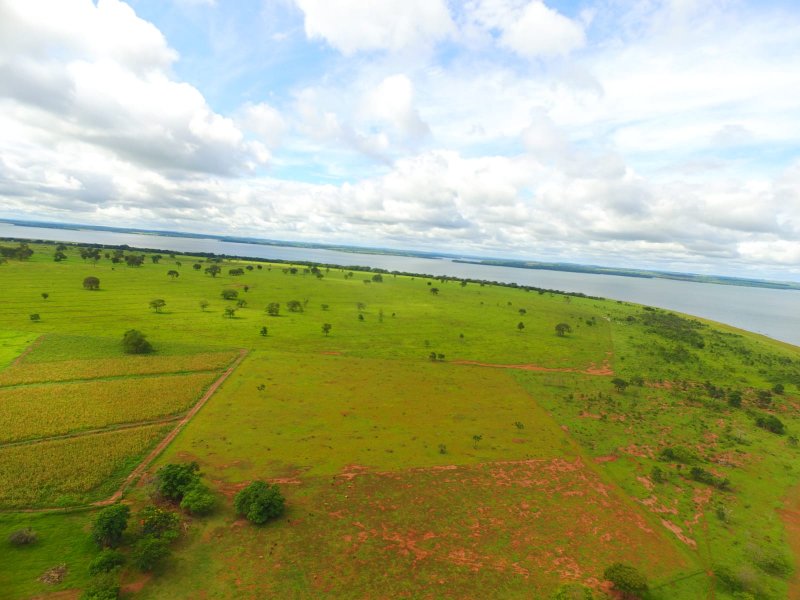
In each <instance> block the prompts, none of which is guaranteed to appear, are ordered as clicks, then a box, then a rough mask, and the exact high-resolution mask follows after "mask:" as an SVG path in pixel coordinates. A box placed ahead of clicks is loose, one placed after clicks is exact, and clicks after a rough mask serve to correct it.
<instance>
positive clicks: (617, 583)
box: [603, 563, 648, 598]
mask: <svg viewBox="0 0 800 600" xmlns="http://www.w3.org/2000/svg"><path fill="white" fill-rule="evenodd" d="M603 577H604V578H605V579H607V580H608V581H610V582H611V583H613V584H614V588H615V589H616V590H618V591H620V592H622V593H623V594H625V595H628V596H633V597H634V598H635V597H638V596H641V594H644V593H645V592H647V589H648V586H647V579H646V578H645V576H644V575H642V574H641V573H639V571H638V570H637V569H636V567H632V566H630V565H626V564H623V563H614V564H613V565H611V566H610V567H608V568H607V569H606V570H605V571H604V572H603Z"/></svg>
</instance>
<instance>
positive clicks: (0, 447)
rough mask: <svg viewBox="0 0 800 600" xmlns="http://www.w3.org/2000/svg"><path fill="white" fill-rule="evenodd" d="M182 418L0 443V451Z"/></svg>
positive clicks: (171, 417) (176, 416)
mask: <svg viewBox="0 0 800 600" xmlns="http://www.w3.org/2000/svg"><path fill="white" fill-rule="evenodd" d="M182 416H183V412H181V413H180V414H177V415H172V416H167V417H162V418H160V419H150V420H148V421H131V422H130V423H116V424H113V425H108V426H106V427H98V428H96V429H87V430H84V431H73V432H72V433H60V434H58V435H51V436H48V437H41V438H33V439H29V440H18V441H14V442H3V443H0V450H4V449H5V448H13V447H15V446H32V445H34V444H43V443H45V442H55V441H58V440H71V439H74V438H80V437H88V436H92V435H99V434H102V433H110V432H113V431H123V430H125V429H136V428H137V427H147V426H148V425H160V424H163V423H171V422H172V421H177V420H178V419H180V418H181V417H182Z"/></svg>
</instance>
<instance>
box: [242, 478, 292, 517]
mask: <svg viewBox="0 0 800 600" xmlns="http://www.w3.org/2000/svg"><path fill="white" fill-rule="evenodd" d="M233 506H234V508H236V513H237V514H238V515H241V516H243V517H245V518H246V519H247V520H248V521H250V522H251V523H255V524H256V525H261V524H263V523H266V522H267V521H269V520H270V519H274V518H275V517H279V516H280V515H281V514H282V513H283V509H284V499H283V496H282V495H281V492H280V490H279V489H278V486H276V485H270V484H268V483H264V482H263V481H254V482H253V483H251V484H250V485H248V486H247V487H246V488H244V489H243V490H242V491H241V492H239V493H238V494H236V497H235V498H234V500H233Z"/></svg>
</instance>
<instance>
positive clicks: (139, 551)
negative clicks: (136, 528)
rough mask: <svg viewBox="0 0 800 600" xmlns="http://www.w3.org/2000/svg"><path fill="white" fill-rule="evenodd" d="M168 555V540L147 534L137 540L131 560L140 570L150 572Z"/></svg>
mask: <svg viewBox="0 0 800 600" xmlns="http://www.w3.org/2000/svg"><path fill="white" fill-rule="evenodd" d="M168 556H169V541H168V540H166V539H164V538H160V537H155V536H152V535H146V536H144V537H141V538H139V539H138V540H136V543H135V544H134V546H133V551H132V552H131V562H132V563H133V564H134V566H136V568H137V569H139V570H140V571H144V572H149V571H152V570H153V569H155V568H156V567H158V566H159V565H160V564H161V563H162V562H163V561H164V559H165V558H167V557H168Z"/></svg>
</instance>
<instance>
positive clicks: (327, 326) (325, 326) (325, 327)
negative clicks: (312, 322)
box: [322, 323, 333, 337]
mask: <svg viewBox="0 0 800 600" xmlns="http://www.w3.org/2000/svg"><path fill="white" fill-rule="evenodd" d="M332 327H333V326H332V325H331V324H330V323H323V325H322V333H324V334H325V336H326V337H327V336H328V334H329V333H330V332H331V329H332Z"/></svg>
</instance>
